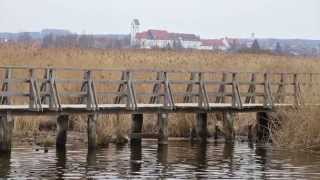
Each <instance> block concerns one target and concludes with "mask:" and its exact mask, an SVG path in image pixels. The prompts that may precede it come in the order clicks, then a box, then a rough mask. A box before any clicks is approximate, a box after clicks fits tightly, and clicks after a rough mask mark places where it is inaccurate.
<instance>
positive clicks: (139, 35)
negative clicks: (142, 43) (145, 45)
mask: <svg viewBox="0 0 320 180" xmlns="http://www.w3.org/2000/svg"><path fill="white" fill-rule="evenodd" d="M136 38H137V39H148V38H149V33H148V32H146V31H144V32H141V33H137V34H136Z"/></svg>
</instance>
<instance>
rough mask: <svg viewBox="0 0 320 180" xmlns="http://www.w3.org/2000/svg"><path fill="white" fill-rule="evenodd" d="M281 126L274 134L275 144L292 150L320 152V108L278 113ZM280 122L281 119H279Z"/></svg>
mask: <svg viewBox="0 0 320 180" xmlns="http://www.w3.org/2000/svg"><path fill="white" fill-rule="evenodd" d="M277 114H278V117H279V116H280V117H281V118H280V121H281V122H280V123H281V125H280V126H279V127H277V125H275V126H273V127H276V131H273V132H272V135H271V138H272V141H273V143H274V144H275V145H276V146H279V147H285V148H290V149H310V150H320V145H319V144H320V111H319V107H300V108H297V109H290V110H287V111H280V112H277ZM278 120H279V119H278ZM278 120H276V121H278Z"/></svg>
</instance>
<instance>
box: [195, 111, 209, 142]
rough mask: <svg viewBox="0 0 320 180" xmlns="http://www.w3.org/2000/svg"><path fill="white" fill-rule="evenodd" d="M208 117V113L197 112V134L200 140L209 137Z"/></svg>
mask: <svg viewBox="0 0 320 180" xmlns="http://www.w3.org/2000/svg"><path fill="white" fill-rule="evenodd" d="M207 117H208V115H207V113H197V122H196V135H197V140H199V141H206V139H207Z"/></svg>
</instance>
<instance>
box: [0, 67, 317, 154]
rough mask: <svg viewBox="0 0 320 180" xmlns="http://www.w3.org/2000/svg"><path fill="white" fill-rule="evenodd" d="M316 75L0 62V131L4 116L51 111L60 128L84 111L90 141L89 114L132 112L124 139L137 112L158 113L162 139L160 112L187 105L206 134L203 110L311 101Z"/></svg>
mask: <svg viewBox="0 0 320 180" xmlns="http://www.w3.org/2000/svg"><path fill="white" fill-rule="evenodd" d="M319 82H320V74H318V73H282V72H280V73H279V72H273V73H271V72H230V71H183V70H154V69H76V68H41V67H14V66H12V67H0V83H1V86H2V87H1V91H0V114H1V123H0V134H2V135H1V136H5V135H6V134H10V132H11V130H10V128H9V129H8V127H10V126H11V125H10V122H11V120H10V119H11V116H18V115H51V114H55V115H59V117H58V121H57V122H58V132H59V133H58V134H61V133H62V134H63V133H65V131H66V129H67V127H65V126H67V125H66V123H64V122H65V121H67V120H68V117H67V116H68V115H69V114H73V113H85V114H88V115H89V116H88V128H90V129H91V130H90V131H89V130H88V133H89V132H90V133H89V135H88V139H89V141H90V142H89V146H90V143H91V146H93V147H94V146H95V145H96V144H95V143H94V141H95V139H96V135H95V121H96V114H99V113H130V114H133V115H132V116H133V117H132V119H133V127H132V136H131V139H138V140H139V139H140V138H141V136H140V135H139V134H140V133H141V127H142V118H143V116H142V114H143V113H158V114H159V120H160V121H159V123H160V124H159V126H160V127H159V128H160V129H162V130H164V131H161V133H162V135H161V137H162V140H161V141H160V142H166V139H167V130H166V129H167V127H166V126H167V123H165V122H167V119H168V115H167V114H168V113H176V112H188V113H197V114H198V116H197V117H198V121H197V131H198V132H199V133H197V134H198V136H202V137H205V134H204V133H203V131H206V121H207V115H206V113H210V112H222V113H226V115H225V116H224V118H225V119H230V118H231V119H232V114H233V113H237V112H257V113H265V112H268V111H273V110H274V109H275V108H281V107H295V106H301V105H317V104H319V101H320V99H319V96H318V95H316V94H315V92H316V91H317V88H319ZM305 94H308V95H312V96H313V97H312V98H310V99H306V98H303V97H305ZM310 100H311V101H310ZM258 117H260V118H261V117H262V118H267V117H266V115H265V114H260V115H259V116H258ZM231 125H232V124H231ZM231 125H230V126H231ZM9 136H10V135H9ZM230 137H231V135H230ZM6 138H7V137H0V151H1V149H2V150H3V149H4V150H5V149H8V146H9V143H8V142H9V141H11V140H8V139H6ZM10 138H11V137H10ZM10 138H9V139H10ZM57 138H58V139H59V140H58V139H57V146H58V145H59V144H62V145H63V144H65V138H66V137H64V135H63V136H59V135H58V136H57ZM163 138H164V139H163ZM61 141H62V142H61ZM58 142H59V143H58Z"/></svg>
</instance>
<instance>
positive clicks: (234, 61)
mask: <svg viewBox="0 0 320 180" xmlns="http://www.w3.org/2000/svg"><path fill="white" fill-rule="evenodd" d="M12 65H18V66H19V65H22V66H23V65H29V66H42V67H47V66H53V67H75V68H122V69H124V68H157V69H189V70H210V71H214V70H218V71H221V70H229V71H273V72H275V71H279V72H283V71H284V72H318V70H319V69H320V59H319V58H305V57H287V56H275V55H270V54H226V53H215V52H210V51H194V50H190V51H167V50H133V49H108V50H97V49H72V48H70V49H58V48H57V49H41V48H32V47H28V46H23V45H0V66H12ZM102 77H103V76H102ZM117 78H118V77H117ZM129 117H130V116H129V115H118V116H117V115H101V116H100V118H99V120H98V123H99V126H98V133H99V136H100V137H110V136H111V135H112V134H115V133H119V132H120V133H121V134H127V133H128V132H129V128H130V123H131V122H130V119H129ZM239 118H240V119H241V121H239V122H241V123H237V124H236V127H237V128H241V126H246V125H248V124H253V123H254V122H255V120H254V116H252V115H245V114H241V115H239ZM72 119H73V120H72V127H73V129H74V130H77V131H82V132H85V131H86V119H85V118H84V117H81V116H73V117H72ZM154 119H155V115H146V118H145V121H144V127H143V130H144V131H145V132H147V133H155V132H157V126H156V123H157V121H156V120H154ZM194 119H195V118H194V114H170V121H169V134H170V135H171V136H186V135H188V133H189V130H190V128H192V127H194V124H195V121H194ZM43 120H44V118H33V119H32V120H31V121H30V119H28V118H27V117H23V118H22V117H19V120H18V121H16V123H15V131H16V132H19V131H23V132H32V133H36V132H37V131H38V130H39V128H38V127H39V125H40V124H41V122H42V121H43ZM208 122H209V125H212V127H214V126H215V124H216V120H215V116H213V115H211V116H209V120H208ZM319 124H320V123H319ZM284 126H286V124H285V123H284V125H283V126H282V127H284ZM211 129H214V128H211ZM283 129H285V128H283ZM275 137H277V140H275V142H279V141H281V140H282V138H281V137H284V135H281V134H278V135H277V136H275Z"/></svg>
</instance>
